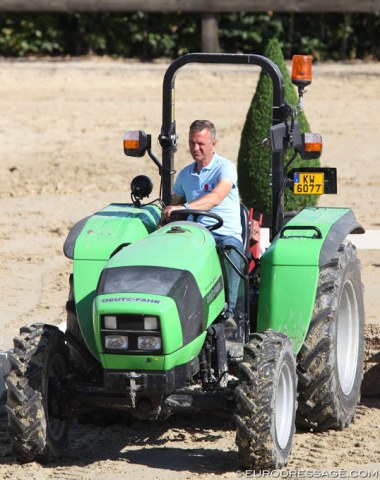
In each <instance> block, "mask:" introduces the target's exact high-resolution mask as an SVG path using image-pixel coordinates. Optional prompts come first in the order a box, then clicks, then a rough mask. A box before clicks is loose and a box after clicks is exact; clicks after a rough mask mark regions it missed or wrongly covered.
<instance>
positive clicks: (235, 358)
mask: <svg viewBox="0 0 380 480" xmlns="http://www.w3.org/2000/svg"><path fill="white" fill-rule="evenodd" d="M298 59H301V63H302V61H304V57H299V58H298ZM194 62H196V63H211V64H216V63H224V64H247V65H254V66H260V67H261V68H263V69H264V70H265V71H266V72H267V73H268V74H269V75H270V77H271V79H272V83H273V124H272V127H271V129H270V131H269V133H268V139H267V142H266V143H267V144H268V145H269V148H270V149H271V152H272V190H273V212H272V220H271V226H270V246H269V248H268V249H267V250H266V251H265V252H264V253H262V255H261V256H260V258H258V257H259V255H258V254H257V251H256V253H255V250H254V247H255V245H254V243H255V242H256V244H257V239H256V240H254V239H253V238H252V222H253V221H254V220H253V219H252V218H250V215H248V212H247V209H246V208H245V207H244V206H242V208H241V221H242V226H243V237H244V238H243V239H244V253H240V257H241V262H240V264H239V265H236V264H235V263H233V262H232V260H231V255H230V253H231V252H230V251H228V249H223V248H218V247H217V246H216V244H215V240H214V238H213V236H212V234H211V233H210V231H209V230H213V229H218V228H219V227H220V226H221V225H222V222H223V219H222V218H220V217H218V216H215V215H214V214H213V213H211V212H207V211H198V210H188V211H183V214H181V215H182V216H180V217H178V216H177V217H176V218H175V219H173V221H172V222H170V223H167V224H165V225H162V223H161V210H162V207H163V205H168V204H169V203H170V199H171V195H172V186H173V177H174V174H175V170H174V154H175V151H176V142H177V134H176V122H175V116H174V112H175V105H174V88H175V75H176V73H177V71H178V70H179V69H180V68H181V67H183V66H184V65H187V64H189V63H194ZM306 63H307V62H306ZM299 70H300V72H298V73H299V74H298V75H295V83H296V84H297V85H298V88H299V93H300V98H302V92H303V87H304V86H305V85H306V84H308V83H310V79H309V78H308V74H307V72H306V73H303V71H302V68H301V67H300V69H299ZM296 71H297V68H296ZM296 113H297V108H296V107H292V106H290V105H289V104H287V103H286V102H285V101H284V82H283V78H282V75H281V72H280V70H279V69H278V67H277V66H276V65H275V64H274V63H273V62H272V61H271V60H269V59H267V58H265V57H262V56H259V55H232V54H188V55H185V56H183V57H180V58H178V59H177V60H175V61H174V62H172V64H171V65H170V66H169V67H168V69H167V71H166V74H165V77H164V82H163V120H162V129H161V133H160V135H159V142H160V145H161V147H162V163H161V162H160V161H159V160H158V158H157V157H156V156H155V155H154V154H153V152H152V150H151V137H150V136H149V135H146V134H145V133H144V132H142V131H132V132H127V133H126V136H125V139H124V149H125V153H126V154H127V155H131V156H143V155H144V154H145V153H148V155H149V156H150V157H151V158H152V160H153V161H154V162H155V163H156V164H157V166H158V168H159V173H160V175H161V182H162V183H161V190H160V195H161V198H160V199H158V200H155V201H151V202H149V203H143V201H144V198H147V196H148V195H149V194H150V193H151V190H152V185H151V182H150V180H149V178H147V177H145V176H139V177H136V178H135V179H134V180H132V183H131V189H132V194H131V199H132V201H131V203H128V204H120V203H117V204H111V205H109V206H107V207H106V208H104V209H103V210H101V211H99V212H97V213H95V214H94V215H91V216H89V217H86V218H84V219H82V220H80V221H79V222H78V223H77V224H76V225H74V227H73V228H72V229H71V231H70V233H69V235H68V237H67V240H66V242H65V245H64V253H65V255H66V256H67V257H68V258H70V259H72V260H73V273H72V275H71V276H70V292H69V298H68V301H67V327H66V332H65V333H63V332H62V331H60V330H59V329H58V328H57V327H55V326H52V325H45V324H34V325H32V326H30V327H24V328H22V329H21V331H20V335H19V336H18V337H16V338H15V340H14V350H13V352H12V354H11V355H10V356H9V360H10V363H11V372H10V374H9V376H8V377H7V380H6V385H7V405H6V409H7V413H8V419H9V421H8V430H9V435H10V438H11V445H12V451H13V454H14V455H15V456H16V458H17V459H18V460H19V461H22V462H27V461H32V460H38V461H40V462H47V461H51V460H52V459H54V458H56V457H58V456H60V455H62V452H63V449H64V445H65V442H66V437H67V430H68V426H69V423H70V420H71V419H72V418H73V417H75V416H78V415H80V414H81V413H83V412H87V411H89V410H91V409H113V410H118V411H126V412H129V413H130V414H131V415H132V416H134V417H136V418H138V419H149V420H154V419H157V418H160V417H166V416H168V415H170V414H172V413H175V412H181V411H203V412H224V413H225V414H226V415H231V413H233V415H234V424H235V425H236V444H237V447H238V452H239V460H240V463H241V465H242V466H244V467H246V468H251V469H255V470H259V469H263V468H271V469H273V468H280V467H282V466H284V465H286V464H287V461H288V458H289V455H290V451H291V446H292V438H293V434H294V431H295V426H296V424H297V425H298V426H299V427H302V428H307V429H312V430H314V431H323V430H325V429H326V428H344V427H346V426H347V425H348V424H349V423H350V422H351V420H352V419H353V417H354V415H355V410H356V406H357V403H358V401H359V398H360V385H361V380H362V361H363V353H364V336H363V331H364V307H363V292H362V284H361V278H360V263H359V260H358V258H357V254H356V249H355V247H354V246H353V245H352V244H351V243H350V242H349V241H347V236H348V234H352V233H363V229H362V227H361V226H360V225H359V224H358V223H357V221H356V220H355V217H354V214H353V213H352V211H351V210H350V209H348V208H305V209H303V210H302V211H300V212H299V213H298V214H297V215H295V216H294V217H293V218H292V219H291V220H290V221H288V222H287V223H286V224H285V221H284V208H283V198H284V189H285V188H288V187H290V188H292V189H293V191H294V192H295V193H335V192H336V171H335V170H334V169H326V168H325V169H324V168H320V169H315V168H314V169H307V168H302V169H293V170H289V167H290V162H289V163H288V165H284V155H285V153H286V151H287V150H288V149H293V150H294V152H295V154H297V153H299V154H300V155H301V156H302V157H303V158H304V159H308V158H317V157H318V156H319V155H320V151H321V139H320V137H319V136H318V135H314V134H309V133H306V134H301V133H300V129H299V126H298V123H297V120H296ZM263 140H264V139H263ZM294 157H295V155H294ZM175 213H176V214H177V213H178V212H175ZM184 214H186V216H183V215H184ZM189 214H191V219H189V218H188V217H187V215H189ZM204 215H208V216H211V217H213V218H214V219H215V224H214V225H212V226H211V227H210V228H209V229H207V228H205V227H204V226H202V225H200V224H199V223H197V219H198V218H199V216H204ZM250 232H251V234H250ZM256 233H257V230H256ZM231 248H232V247H231ZM229 265H230V266H231V265H232V267H233V268H234V269H235V271H236V272H237V273H238V275H239V278H240V286H239V300H238V305H237V309H238V315H237V319H238V320H237V323H238V325H237V329H236V331H235V333H234V335H233V336H232V338H231V336H227V335H226V332H225V329H224V323H223V320H224V318H225V308H226V300H227V298H226V295H227V292H228V289H227V287H226V285H227V282H228V278H227V276H226V267H227V266H229ZM226 337H228V339H227V340H226Z"/></svg>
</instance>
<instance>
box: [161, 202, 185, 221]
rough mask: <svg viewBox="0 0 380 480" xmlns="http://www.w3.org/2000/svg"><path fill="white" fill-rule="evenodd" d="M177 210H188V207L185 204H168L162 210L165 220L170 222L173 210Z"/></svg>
mask: <svg viewBox="0 0 380 480" xmlns="http://www.w3.org/2000/svg"><path fill="white" fill-rule="evenodd" d="M176 210H186V209H185V207H184V206H183V205H175V206H174V205H168V206H167V207H165V208H164V209H163V210H162V215H163V217H164V220H166V221H167V222H169V221H170V215H171V214H172V212H174V211H176Z"/></svg>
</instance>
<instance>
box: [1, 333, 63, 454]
mask: <svg viewBox="0 0 380 480" xmlns="http://www.w3.org/2000/svg"><path fill="white" fill-rule="evenodd" d="M9 360H10V363H11V372H10V374H9V376H8V377H7V380H6V383H7V390H8V391H7V404H6V410H7V413H8V433H9V436H10V439H11V449H12V453H13V455H14V456H15V457H16V458H17V459H18V460H19V461H21V462H30V461H33V460H38V461H40V462H42V463H44V462H49V461H52V460H53V459H54V458H56V457H59V455H60V454H61V453H62V449H63V447H64V446H65V443H66V437H67V420H66V419H65V417H64V416H63V415H62V414H61V413H62V412H61V408H60V405H62V399H60V398H59V391H60V382H61V380H62V379H63V378H64V376H65V375H66V374H67V371H68V351H67V347H66V345H65V342H64V338H63V333H62V332H60V331H59V329H58V328H57V327H54V326H52V325H44V324H35V325H31V326H30V327H23V328H21V330H20V335H19V336H18V337H16V338H15V339H14V351H13V353H12V354H11V355H9Z"/></svg>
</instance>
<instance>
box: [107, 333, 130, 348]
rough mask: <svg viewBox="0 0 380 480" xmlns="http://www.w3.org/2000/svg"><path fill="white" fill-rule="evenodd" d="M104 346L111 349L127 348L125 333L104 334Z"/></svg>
mask: <svg viewBox="0 0 380 480" xmlns="http://www.w3.org/2000/svg"><path fill="white" fill-rule="evenodd" d="M104 346H105V347H106V348H109V349H113V350H121V349H125V350H126V349H127V348H128V337H127V336H126V335H106V336H105V337H104Z"/></svg>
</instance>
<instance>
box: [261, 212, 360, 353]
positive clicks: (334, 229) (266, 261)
mask: <svg viewBox="0 0 380 480" xmlns="http://www.w3.org/2000/svg"><path fill="white" fill-rule="evenodd" d="M292 227H293V228H292ZM352 233H364V230H363V228H362V227H361V225H359V224H358V223H357V221H356V219H355V216H354V214H353V212H352V211H351V209H348V208H305V209H304V210H302V211H301V212H300V213H299V214H298V215H296V216H295V217H294V218H293V219H292V220H291V221H290V222H288V224H287V225H286V226H285V227H283V228H282V230H281V231H280V232H279V234H278V235H277V236H276V238H275V239H274V240H273V242H272V244H271V246H270V247H269V248H268V250H267V251H266V252H265V253H264V254H263V255H262V257H261V261H260V263H261V268H260V295H259V306H258V322H257V325H258V331H263V330H266V329H272V330H276V331H280V332H283V333H286V334H287V335H288V336H289V337H290V338H291V339H292V340H293V350H294V352H295V353H298V351H299V350H300V348H301V346H302V344H303V341H304V339H305V337H306V334H307V331H308V328H309V325H310V321H311V317H312V313H313V308H314V302H315V297H316V292H317V285H318V279H319V269H320V267H321V266H323V265H326V264H328V262H330V261H331V259H332V258H333V257H334V255H335V253H336V252H337V250H338V248H339V245H340V244H341V243H342V242H343V241H344V239H345V238H346V237H347V235H348V234H352Z"/></svg>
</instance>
